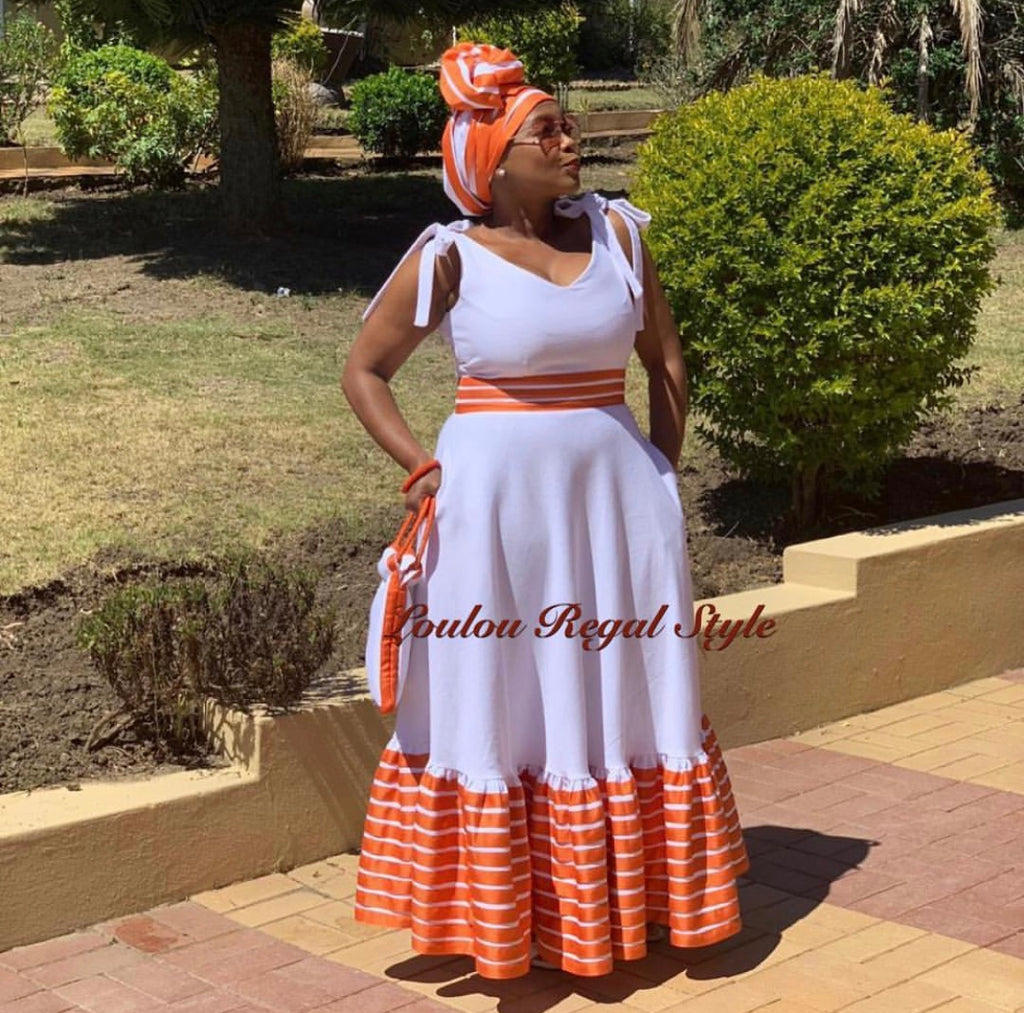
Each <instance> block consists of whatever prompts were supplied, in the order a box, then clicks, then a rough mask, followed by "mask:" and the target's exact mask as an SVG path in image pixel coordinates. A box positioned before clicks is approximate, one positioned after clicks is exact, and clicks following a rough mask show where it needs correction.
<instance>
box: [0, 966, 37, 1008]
mask: <svg viewBox="0 0 1024 1013" xmlns="http://www.w3.org/2000/svg"><path fill="white" fill-rule="evenodd" d="M38 989H39V985H38V984H37V983H36V982H35V981H33V980H32V979H31V978H29V977H26V976H25V975H22V974H19V973H18V972H17V971H9V970H7V969H6V968H0V1002H9V1001H10V1000H12V999H19V998H20V997H21V996H23V995H28V994H29V992H36V991H38Z"/></svg>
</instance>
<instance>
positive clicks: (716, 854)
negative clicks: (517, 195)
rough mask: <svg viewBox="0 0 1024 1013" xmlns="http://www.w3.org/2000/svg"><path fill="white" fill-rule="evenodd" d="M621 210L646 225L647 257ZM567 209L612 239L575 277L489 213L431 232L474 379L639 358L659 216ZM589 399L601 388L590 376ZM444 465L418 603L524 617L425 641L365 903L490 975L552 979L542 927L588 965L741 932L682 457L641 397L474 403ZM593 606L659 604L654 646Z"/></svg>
mask: <svg viewBox="0 0 1024 1013" xmlns="http://www.w3.org/2000/svg"><path fill="white" fill-rule="evenodd" d="M608 207H611V208H612V209H615V210H616V211H618V212H619V213H620V214H621V215H622V216H623V218H624V219H625V221H626V223H627V225H628V226H629V228H630V233H631V236H632V238H633V244H634V245H633V257H632V261H633V264H635V265H637V268H636V270H633V269H631V268H630V263H629V261H628V260H627V259H626V255H625V253H624V251H623V250H622V247H621V245H620V243H619V241H618V238H617V236H616V235H615V232H614V229H613V228H612V227H611V222H610V220H609V219H608V217H607V215H606V213H604V212H605V211H606V210H607V208H608ZM556 211H557V212H558V213H559V214H562V215H570V216H574V215H578V214H583V213H585V214H587V215H588V217H589V218H590V222H591V228H592V234H593V245H592V251H591V260H590V262H589V264H588V266H587V268H586V269H585V271H584V272H583V274H582V275H581V276H580V277H579V278H578V279H577V280H576V281H575V282H574V283H573V284H571V285H568V286H561V285H556V284H555V283H553V282H550V281H547V280H546V279H544V278H541V277H540V276H539V275H536V274H533V273H532V272H530V271H528V270H526V269H524V268H520V267H517V266H516V265H514V264H512V263H511V262H510V261H507V260H505V259H504V258H502V257H500V256H499V255H498V254H496V253H494V252H492V251H490V250H488V249H487V248H485V247H484V246H482V245H481V244H479V243H478V242H476V240H474V239H472V238H471V237H469V236H467V235H466V234H465V229H466V227H467V226H468V225H469V224H470V223H469V222H467V221H457V222H454V223H452V224H450V225H447V226H446V225H438V224H435V225H432V226H430V227H429V228H428V229H426V230H425V231H424V232H423V234H422V235H421V236H420V237H419V239H417V241H416V242H415V243H414V244H413V246H412V248H411V250H410V252H412V250H415V249H419V248H422V249H423V251H424V252H423V256H422V261H421V271H420V294H419V304H418V306H417V323H419V324H423V323H425V322H426V318H427V315H428V314H429V304H430V296H431V285H432V279H433V254H434V253H436V252H439V251H442V250H444V249H446V248H447V246H448V244H449V243H452V242H454V243H456V244H457V246H458V251H459V255H460V262H461V265H462V270H461V281H460V286H459V297H458V301H457V303H456V304H455V306H454V307H453V308H452V309H451V311H450V312H449V313H448V314H447V315H446V316H445V318H444V320H443V322H442V324H441V327H440V331H441V333H442V334H443V336H444V338H445V339H446V341H447V342H448V344H449V345H450V347H451V349H452V351H453V353H454V357H455V362H456V372H457V376H458V377H459V378H462V377H478V378H485V379H491V380H499V379H503V378H509V377H517V378H518V377H534V376H545V377H550V376H551V374H561V375H562V376H566V375H569V374H572V375H574V376H576V377H578V376H579V374H580V373H583V374H593V373H595V372H599V373H600V376H601V377H605V376H617V375H620V374H622V373H623V372H624V370H625V366H626V363H627V361H628V359H629V357H630V354H631V352H632V350H633V345H634V341H635V338H636V332H637V330H638V329H639V328H640V327H641V326H642V322H643V300H642V284H643V278H642V257H641V255H640V246H639V232H638V226H642V225H645V224H646V223H647V221H649V216H647V215H646V214H645V213H644V212H642V211H639V210H638V209H636V208H634V207H633V206H632V205H630V204H629V203H628V202H626V201H624V200H613V201H606V200H605V199H604V198H602V197H600V196H598V195H596V194H594V193H586V194H584V195H583V196H582V197H581V198H579V199H577V200H572V201H570V200H567V199H566V200H562V201H559V202H558V204H557V205H556ZM407 255H408V254H407ZM396 270H397V268H396ZM392 276H393V275H392ZM388 281H390V278H389V279H388ZM386 286H387V282H385V286H384V287H386ZM381 291H382V292H383V288H382V289H381ZM379 297H380V293H378V296H377V297H376V298H375V300H374V301H373V302H372V303H371V304H370V307H369V308H368V309H367V313H366V315H369V313H370V312H371V311H372V310H373V308H374V306H375V305H376V301H377V299H379ZM472 382H473V381H469V380H463V381H462V387H466V386H467V385H468V384H470V383H472ZM570 387H571V385H570ZM564 389H569V388H564ZM574 389H576V390H577V391H584V393H585V392H586V389H587V383H586V378H585V377H584V383H582V384H577V385H576V387H575V388H574ZM593 389H606V388H605V387H602V386H600V385H599V386H598V387H595V388H593ZM471 397H475V398H476V399H477V402H479V400H481V399H482V400H483V401H484V402H487V401H488V396H487V392H486V389H485V390H484V391H483V392H480V391H477V392H475V393H474V392H468V391H467V393H466V394H465V395H463V394H462V393H461V388H460V394H459V401H458V402H457V404H460V403H469V399H470V398H471ZM499 407H500V399H499ZM434 454H435V456H436V457H437V459H438V460H439V461H440V462H441V465H442V471H441V484H440V487H439V489H438V492H437V496H436V501H435V508H436V513H435V520H434V529H433V533H432V535H431V540H430V543H429V547H428V549H427V552H426V555H425V560H424V570H423V578H422V580H421V581H420V582H419V583H417V584H415V585H414V586H413V589H412V601H413V603H414V604H418V605H421V606H424V607H425V611H426V617H427V619H429V621H430V622H432V623H438V622H440V621H441V620H448V621H449V624H450V623H451V621H452V620H460V619H466V618H468V617H473V618H471V623H475V622H476V621H479V620H484V619H490V620H492V621H493V622H494V623H496V624H497V623H499V622H500V620H502V619H504V620H508V625H507V626H506V633H507V632H508V631H509V626H510V625H511V623H512V622H513V621H514V620H516V619H519V620H521V627H520V632H519V634H518V635H516V636H514V637H513V636H508V635H506V636H498V635H490V636H487V635H475V636H474V635H458V636H437V635H423V633H422V632H421V635H416V636H411V646H410V648H409V649H410V656H409V670H408V676H407V680H406V683H405V687H404V690H403V693H402V696H401V698H400V699H399V702H398V705H397V708H396V711H395V732H394V735H393V736H392V738H391V739H390V741H389V742H388V743H387V745H386V747H385V749H384V752H383V755H382V756H381V759H380V763H379V765H378V767H377V770H376V773H375V776H374V779H373V783H372V787H371V790H370V795H369V803H368V812H367V817H366V822H365V826H364V831H363V838H362V849H361V853H360V856H359V864H358V881H357V892H356V904H355V918H356V919H357V920H359V921H363V922H367V923H372V924H378V925H387V926H392V927H401V928H404V927H408V928H410V929H411V945H412V948H413V949H415V950H416V951H418V952H420V953H424V954H466V955H470V956H472V957H473V958H474V960H475V965H476V970H477V972H478V973H479V974H480V975H481V976H482V977H485V978H511V977H518V976H520V975H523V974H526V973H528V972H529V970H530V952H531V946H530V944H531V940H534V939H535V940H536V944H537V947H538V949H539V952H540V954H541V955H542V956H543V957H545V958H546V959H547V960H549V961H552V962H554V963H557V964H559V965H560V966H561V967H562V969H563V970H565V971H568V972H571V973H574V974H578V975H584V976H596V975H603V974H608V973H610V972H612V970H613V964H612V962H613V960H614V959H623V960H633V959H641V958H643V957H644V956H646V954H647V942H646V928H645V923H646V922H648V921H652V922H659V923H661V924H663V925H665V926H667V927H668V929H669V936H668V938H669V942H670V943H671V944H672V945H675V946H680V947H692V946H703V945H708V944H710V943H713V942H717V941H719V940H721V939H724V938H726V937H728V936H731V935H733V934H734V933H736V932H738V931H739V930H740V928H741V927H742V925H741V920H740V907H739V899H738V889H737V882H736V879H737V877H738V876H740V875H742V874H743V873H745V872H746V871H747V870H748V868H749V862H748V857H747V853H746V849H745V847H744V843H743V837H742V831H741V828H740V822H739V817H738V814H737V811H736V807H735V805H734V801H733V797H732V791H731V786H730V783H729V778H728V774H727V771H726V767H725V764H724V762H723V759H722V755H721V751H720V749H719V746H718V743H717V741H716V739H715V735H714V732H713V730H712V727H711V724H710V722H709V721H708V718H707V716H706V715H705V714H704V713H703V710H702V706H701V699H700V685H699V676H698V661H697V646H696V644H695V640H694V638H692V637H686V636H680V635H677V633H676V632H675V630H674V625H675V624H676V623H679V624H680V633H682V634H687V633H689V632H690V630H691V627H692V624H693V611H694V610H693V595H692V590H691V583H690V572H689V562H688V556H687V545H686V519H685V517H684V515H683V510H682V506H681V504H680V500H679V493H678V489H677V486H676V476H675V470H674V469H673V467H672V465H671V463H670V462H669V461H668V459H667V458H666V457H665V455H664V454H662V453H661V451H659V450H658V449H657V448H656V447H655V446H654V445H653V444H652V443H651V442H650V441H648V440H647V439H646V438H645V437H644V436H643V434H642V433H641V432H640V429H639V428H638V426H637V423H636V420H635V419H634V417H633V415H632V413H631V412H630V410H629V408H628V407H627V406H626V404H625V403H622V402H620V403H613V404H608V405H601V406H598V407H572V408H569V409H566V408H551V409H550V410H548V409H543V408H542V409H541V410H536V409H533V410H461V411H460V410H458V409H457V410H456V411H455V412H453V413H452V414H451V415H449V417H448V418H447V419H446V420H445V422H444V424H443V426H442V428H441V431H440V433H439V436H438V439H437V443H436V447H435V451H434ZM573 603H578V606H579V608H578V612H577V613H576V614H577V616H578V618H577V620H576V623H575V626H574V627H572V628H570V627H568V626H567V625H566V622H565V618H566V613H565V610H566V609H567V608H569V607H570V606H571V605H572V604H573ZM474 606H477V608H476V612H475V613H473V609H474ZM662 606H667V608H662ZM659 610H661V621H660V625H659V626H655V625H654V621H655V617H656V616H657V614H658V613H659ZM559 613H562V622H561V624H559V622H558V615H559ZM590 618H594V619H596V620H614V619H621V620H628V619H635V620H643V619H646V620H647V623H646V626H643V627H638V626H637V624H634V626H633V631H634V632H636V631H643V632H646V633H648V634H649V635H647V636H634V635H625V634H624V633H620V635H617V636H605V637H603V639H602V634H601V633H595V632H594V631H595V627H594V626H593V625H592V626H591V627H590V628H588V630H587V631H586V632H587V633H589V634H591V637H592V639H591V640H590V641H589V643H590V645H591V649H590V650H586V649H585V645H584V639H585V638H584V636H582V635H581V631H580V626H581V625H582V624H583V623H584V622H585V621H586V620H587V619H590ZM407 629H409V627H407ZM428 629H429V628H428V627H426V626H425V625H424V626H422V627H421V631H423V630H428ZM601 629H602V630H603V631H609V630H611V627H610V626H609V625H608V624H606V625H605V626H604V627H603V628H601ZM620 629H621V628H620ZM455 630H456V631H459V630H460V627H458V626H456V627H455ZM449 632H451V626H450V625H449ZM461 632H462V633H465V632H466V629H465V626H463V627H462V628H461ZM478 632H480V633H486V632H487V631H486V628H478ZM569 633H574V634H575V635H567V634H569ZM540 634H544V635H540ZM409 642H410V641H407V643H409ZM602 643H603V644H604V646H600V645H601V644H602ZM598 647H599V648H600V649H596V648H598Z"/></svg>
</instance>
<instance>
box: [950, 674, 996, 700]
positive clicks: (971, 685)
mask: <svg viewBox="0 0 1024 1013" xmlns="http://www.w3.org/2000/svg"><path fill="white" fill-rule="evenodd" d="M1005 688H1006V683H1005V681H1004V680H1002V679H1000V678H999V677H998V676H995V675H992V676H987V677H986V678H984V679H974V680H972V681H971V682H964V683H961V684H960V685H959V686H950V687H949V689H948V690H947V692H949V693H955V694H956V695H957V696H962V697H965V698H967V699H970V698H972V697H977V696H984V695H985V694H986V693H995V692H996V691H997V690H1000V689H1005Z"/></svg>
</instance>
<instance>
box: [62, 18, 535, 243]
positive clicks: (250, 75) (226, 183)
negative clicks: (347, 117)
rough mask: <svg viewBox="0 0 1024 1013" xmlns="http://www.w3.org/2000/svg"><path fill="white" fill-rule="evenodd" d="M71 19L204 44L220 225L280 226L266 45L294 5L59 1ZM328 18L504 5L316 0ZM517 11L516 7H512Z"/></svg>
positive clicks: (266, 229)
mask: <svg viewBox="0 0 1024 1013" xmlns="http://www.w3.org/2000/svg"><path fill="white" fill-rule="evenodd" d="M65 2H66V3H67V4H68V5H69V7H70V8H71V10H72V11H73V12H74V15H75V16H76V17H78V18H91V19H93V20H95V21H97V22H99V23H101V24H112V23H115V22H120V23H121V24H123V25H125V26H127V27H128V28H129V29H130V30H131V31H132V33H133V37H134V38H135V40H136V43H137V44H138V45H139V46H142V47H145V48H153V47H160V48H162V49H163V51H164V52H165V54H171V53H182V52H189V51H194V50H195V49H196V47H204V46H212V48H213V53H214V59H215V61H216V74H217V80H218V82H219V101H218V119H219V122H220V189H221V196H222V200H223V206H224V212H225V224H226V226H227V228H228V229H229V230H230V231H232V232H235V233H242V234H247V233H257V234H269V233H274V232H279V231H281V230H282V228H284V227H285V226H286V224H287V217H286V215H285V209H284V202H283V195H282V188H281V176H282V172H281V160H280V156H279V149H278V143H277V131H276V124H275V114H274V102H273V90H272V88H273V86H272V71H271V40H272V38H273V36H274V33H275V32H276V31H278V30H279V29H282V28H286V27H290V26H294V25H295V24H296V23H297V22H298V20H299V15H298V13H297V7H298V4H297V2H296V0H189V2H188V3H175V2H174V0H65ZM527 2H528V3H531V2H532V0H527ZM320 6H321V9H322V10H323V11H324V13H325V14H331V15H332V16H333V17H334V19H335V20H336V21H337V20H338V19H341V20H344V19H346V18H347V19H349V20H350V21H352V22H353V23H356V22H358V21H360V20H363V19H366V18H367V17H370V16H378V15H387V16H389V17H393V18H397V19H399V20H405V19H407V18H409V17H412V16H413V15H415V14H416V13H417V11H419V12H420V13H427V14H429V15H430V16H432V17H435V18H436V19H438V21H447V22H448V24H455V23H456V22H458V21H462V20H467V19H469V18H472V17H477V16H479V15H480V14H481V13H482V12H483V11H490V10H493V9H496V8H501V7H510V6H512V3H511V0H494V2H486V0H472V2H470V0H422V2H421V4H420V6H419V8H418V9H417V8H415V7H411V6H410V5H408V4H407V3H405V2H403V0H322V2H321V4H320ZM520 6H521V4H520Z"/></svg>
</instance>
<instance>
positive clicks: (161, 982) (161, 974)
mask: <svg viewBox="0 0 1024 1013" xmlns="http://www.w3.org/2000/svg"><path fill="white" fill-rule="evenodd" d="M108 976H109V977H111V978H113V979H114V980H116V981H120V982H122V983H123V984H125V985H130V986H131V987H132V988H136V989H138V990H139V991H140V992H145V993H146V994H147V995H151V996H153V997H154V998H156V999H160V1000H162V1001H163V1002H175V1001H177V1000H178V999H186V998H188V997H189V996H193V995H196V994H198V993H200V992H205V991H207V990H208V989H209V987H210V986H209V985H208V984H207V983H206V982H205V981H203V980H202V979H200V978H197V977H196V976H195V975H192V974H189V973H188V972H187V971H184V970H182V969H181V968H180V967H175V966H174V965H173V964H165V963H163V962H162V961H159V960H147V961H145V962H144V963H141V964H133V965H132V966H130V967H122V968H120V969H119V970H116V971H110V972H109V975H108Z"/></svg>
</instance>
